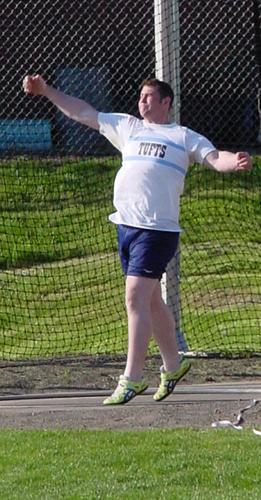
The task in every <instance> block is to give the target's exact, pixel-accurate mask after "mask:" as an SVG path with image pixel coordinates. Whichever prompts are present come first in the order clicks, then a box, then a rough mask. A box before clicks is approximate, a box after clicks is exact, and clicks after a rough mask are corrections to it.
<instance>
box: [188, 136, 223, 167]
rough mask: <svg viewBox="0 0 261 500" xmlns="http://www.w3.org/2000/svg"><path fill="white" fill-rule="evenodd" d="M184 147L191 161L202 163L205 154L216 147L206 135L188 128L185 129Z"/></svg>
mask: <svg viewBox="0 0 261 500" xmlns="http://www.w3.org/2000/svg"><path fill="white" fill-rule="evenodd" d="M185 140H186V149H187V151H188V154H189V158H190V162H191V163H194V162H196V163H201V164H202V163H204V159H205V158H206V156H207V155H208V154H209V153H211V152H212V151H216V147H215V146H214V145H213V144H212V142H210V141H209V140H208V139H207V138H206V137H204V136H203V135H201V134H198V133H197V132H194V130H191V129H189V128H187V129H186V139H185Z"/></svg>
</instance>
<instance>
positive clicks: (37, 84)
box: [23, 75, 48, 95]
mask: <svg viewBox="0 0 261 500" xmlns="http://www.w3.org/2000/svg"><path fill="white" fill-rule="evenodd" d="M47 87H48V85H47V83H46V82H45V81H44V79H43V78H42V77H41V75H34V76H32V75H27V76H26V77H25V78H24V79H23V89H24V92H25V93H26V94H32V95H45V93H46V89H47Z"/></svg>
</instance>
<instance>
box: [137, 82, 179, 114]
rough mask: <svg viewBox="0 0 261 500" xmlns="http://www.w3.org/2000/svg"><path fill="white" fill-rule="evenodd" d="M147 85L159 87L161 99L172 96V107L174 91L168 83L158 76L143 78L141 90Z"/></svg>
mask: <svg viewBox="0 0 261 500" xmlns="http://www.w3.org/2000/svg"><path fill="white" fill-rule="evenodd" d="M145 85H147V86H148V87H155V88H157V89H158V91H159V95H160V98H161V99H164V97H170V106H169V107H170V108H171V106H172V104H173V100H174V92H173V90H172V88H171V86H170V85H169V84H168V83H166V82H162V81H161V80H158V79H157V78H146V80H143V82H142V83H141V85H140V91H141V90H142V89H143V87H144V86H145Z"/></svg>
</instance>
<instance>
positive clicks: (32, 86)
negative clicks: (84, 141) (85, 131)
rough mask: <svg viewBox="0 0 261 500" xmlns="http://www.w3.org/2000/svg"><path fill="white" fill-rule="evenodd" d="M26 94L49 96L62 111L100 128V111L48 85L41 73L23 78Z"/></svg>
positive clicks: (79, 120)
mask: <svg viewBox="0 0 261 500" xmlns="http://www.w3.org/2000/svg"><path fill="white" fill-rule="evenodd" d="M23 89H24V91H25V93H26V94H32V95H42V96H45V97H47V99H49V100H50V101H51V102H52V103H53V104H54V105H55V106H56V107H57V108H58V109H59V110H60V111H62V113H64V114H65V115H66V116H68V117H69V118H71V119H72V120H75V121H77V122H80V123H83V124H84V125H87V126H88V127H91V128H94V129H96V130H98V129H99V123H98V111H97V110H96V109H95V108H93V107H92V106H91V105H90V104H88V103H87V102H86V101H83V100H82V99H78V98H77V97H71V96H69V95H67V94H65V93H64V92H61V91H60V90H57V89H55V88H54V87H51V86H50V85H47V83H46V82H45V81H44V79H43V78H42V77H41V76H40V75H35V76H30V75H28V76H26V77H25V78H24V80H23Z"/></svg>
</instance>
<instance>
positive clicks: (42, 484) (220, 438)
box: [0, 429, 261, 500]
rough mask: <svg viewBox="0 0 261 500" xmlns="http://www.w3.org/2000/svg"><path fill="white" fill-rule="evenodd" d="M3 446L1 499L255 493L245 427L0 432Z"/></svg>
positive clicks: (254, 457)
mask: <svg viewBox="0 0 261 500" xmlns="http://www.w3.org/2000/svg"><path fill="white" fill-rule="evenodd" d="M0 446H1V456H0V492H1V493H0V495H1V498H3V499H5V500H15V499H17V500H20V499H21V498H26V499H27V500H30V499H35V500H43V499H46V500H47V499H48V500H52V499H53V500H56V499H57V500H58V499H62V500H66V499H68V500H69V499H70V500H71V499H75V500H76V499H88V500H92V499H93V500H97V499H113V500H116V499H119V500H122V499H126V500H127V499H137V498H138V499H146V500H160V499H162V500H163V499H164V500H168V499H169V500H175V499H177V500H180V499H182V500H183V499H184V500H189V499H191V500H192V499H193V500H210V499H211V498H215V500H221V499H222V500H227V499H231V500H233V499H237V500H238V499H242V500H243V499H245V498H251V499H253V500H255V499H256V500H258V499H259V498H260V489H261V477H260V460H261V449H260V441H259V438H257V437H256V436H254V434H252V433H251V431H250V430H245V431H243V432H242V433H240V432H235V431H229V430H227V431H224V430H222V431H221V432H219V431H215V430H189V429H187V430H183V429H178V430H150V431H127V432H122V431H111V430H110V431H83V430H79V431H62V430H59V431H51V430H43V431H19V430H18V431H8V430H2V431H1V433H0Z"/></svg>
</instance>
